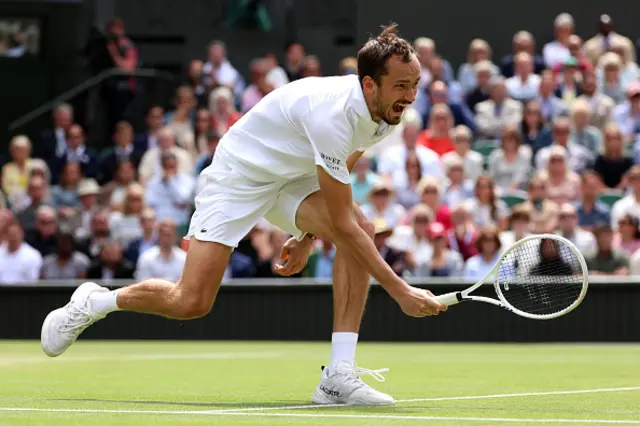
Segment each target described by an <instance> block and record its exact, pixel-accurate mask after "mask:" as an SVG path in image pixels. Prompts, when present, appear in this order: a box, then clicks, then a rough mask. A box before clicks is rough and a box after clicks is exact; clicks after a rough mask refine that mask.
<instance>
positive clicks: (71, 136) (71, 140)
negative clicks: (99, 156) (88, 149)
mask: <svg viewBox="0 0 640 426" xmlns="http://www.w3.org/2000/svg"><path fill="white" fill-rule="evenodd" d="M67 143H68V144H69V146H70V147H71V148H77V147H79V146H80V145H82V144H83V143H84V132H83V131H82V128H81V127H80V126H71V127H70V128H69V132H68V134H67Z"/></svg>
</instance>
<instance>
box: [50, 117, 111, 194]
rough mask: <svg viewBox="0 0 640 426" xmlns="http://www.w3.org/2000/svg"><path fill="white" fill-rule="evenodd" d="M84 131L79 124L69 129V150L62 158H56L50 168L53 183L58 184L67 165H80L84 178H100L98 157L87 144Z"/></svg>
mask: <svg viewBox="0 0 640 426" xmlns="http://www.w3.org/2000/svg"><path fill="white" fill-rule="evenodd" d="M85 142H86V138H85V134H84V130H82V127H80V126H79V125H77V124H73V125H72V126H71V127H69V131H68V132H67V150H66V151H65V152H64V153H63V154H62V155H60V156H56V157H55V158H54V159H53V160H52V161H51V163H50V164H49V167H50V169H51V182H52V183H53V184H56V183H58V179H59V178H60V176H61V174H62V169H63V168H64V165H65V164H66V163H78V164H80V169H81V170H82V176H84V177H91V178H95V177H96V176H98V172H99V164H98V156H97V154H96V153H95V152H94V151H93V149H91V148H89V147H87V145H86V144H85Z"/></svg>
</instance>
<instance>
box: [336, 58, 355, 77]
mask: <svg viewBox="0 0 640 426" xmlns="http://www.w3.org/2000/svg"><path fill="white" fill-rule="evenodd" d="M349 74H358V60H357V59H356V58H354V57H353V56H348V57H346V58H344V59H342V60H341V61H340V75H349Z"/></svg>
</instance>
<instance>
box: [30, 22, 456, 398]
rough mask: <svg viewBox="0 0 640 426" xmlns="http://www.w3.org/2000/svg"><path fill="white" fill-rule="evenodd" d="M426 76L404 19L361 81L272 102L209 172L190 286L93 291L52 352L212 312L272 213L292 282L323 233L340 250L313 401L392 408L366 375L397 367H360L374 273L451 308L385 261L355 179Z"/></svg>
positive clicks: (403, 301) (394, 290)
mask: <svg viewBox="0 0 640 426" xmlns="http://www.w3.org/2000/svg"><path fill="white" fill-rule="evenodd" d="M419 79H420V64H419V62H418V59H417V58H416V56H415V54H414V52H413V49H412V47H411V45H410V44H409V43H408V42H407V41H405V40H403V39H402V38H400V37H399V36H398V35H397V33H396V26H395V24H394V25H391V26H388V27H386V28H383V30H382V32H381V33H380V35H378V36H377V37H375V38H371V39H370V40H369V41H367V42H366V44H365V45H364V46H363V47H362V48H361V49H360V51H359V52H358V75H349V76H340V77H312V78H306V79H302V80H298V81H295V82H292V83H290V84H287V85H285V86H282V87H281V88H278V89H276V90H274V91H273V92H271V93H270V94H269V95H267V96H265V98H264V99H262V100H261V101H260V102H259V103H258V104H257V105H256V106H255V107H254V108H252V109H251V111H249V112H248V113H247V114H246V115H245V116H244V117H242V118H241V119H240V120H239V121H238V122H237V123H236V124H235V125H234V126H233V127H231V128H230V129H229V131H228V132H227V133H226V134H225V135H224V137H223V138H222V140H221V142H220V144H219V146H218V148H217V151H216V155H215V157H214V159H213V161H212V163H211V165H210V166H209V167H207V169H205V170H204V171H203V172H202V174H201V177H200V179H203V181H202V182H201V183H202V184H203V185H202V190H201V192H200V193H199V194H198V195H197V197H196V199H195V205H196V210H195V213H194V214H193V217H192V218H191V225H190V229H189V232H188V235H187V237H186V238H189V239H190V241H189V248H188V253H187V260H186V264H185V267H184V271H183V273H182V277H181V279H180V280H179V281H178V282H177V283H173V282H169V281H165V280H161V279H150V280H146V281H142V282H140V283H138V284H135V285H131V286H128V287H124V288H121V289H118V290H115V291H109V290H108V289H106V288H103V287H100V286H98V285H96V284H94V283H85V284H82V285H81V286H80V287H78V289H77V290H76V291H75V292H74V294H73V296H72V298H71V301H70V302H69V303H68V304H67V305H66V306H65V307H62V308H60V309H57V310H55V311H53V312H51V313H50V314H49V315H48V316H47V318H46V319H45V321H44V324H43V326H42V347H43V349H44V352H45V353H46V354H47V355H49V356H52V357H53V356H58V355H60V354H62V353H63V352H64V351H65V350H66V349H67V348H69V346H71V344H72V343H73V342H74V341H75V340H76V338H77V337H78V336H79V335H80V333H81V332H82V331H83V330H84V329H86V328H87V327H88V326H90V325H91V324H93V323H94V322H96V321H98V320H100V319H102V318H104V317H105V316H106V315H107V314H109V313H111V312H114V311H119V310H122V311H135V312H143V313H148V314H157V315H163V316H165V317H169V318H174V319H180V320H185V319H191V318H198V317H202V316H204V315H206V314H207V313H208V312H209V311H210V310H211V307H212V306H213V302H214V300H215V298H216V295H217V293H218V289H219V288H220V282H221V280H222V276H223V274H224V271H225V269H226V267H227V263H228V262H229V256H230V254H231V251H232V250H233V248H234V247H236V246H237V245H238V242H239V241H240V240H241V239H242V238H243V237H244V236H245V235H246V234H247V233H248V232H249V231H250V230H251V229H252V228H253V226H254V225H255V224H256V223H257V222H258V221H259V220H260V219H261V218H262V217H265V218H266V219H268V220H269V221H270V222H271V223H272V224H274V225H276V226H278V227H280V228H281V229H283V230H285V231H287V232H289V233H291V234H292V235H293V236H294V237H293V238H291V239H290V240H288V241H287V242H286V243H285V245H284V247H283V249H282V252H283V256H284V257H287V261H286V263H284V264H283V265H281V266H278V268H277V271H276V272H278V273H279V274H281V275H291V274H294V273H297V272H299V271H300V270H301V269H302V268H303V267H304V265H305V264H306V261H307V256H308V255H309V252H310V249H311V247H312V240H313V238H314V237H316V236H323V237H325V238H328V239H330V240H332V241H334V242H335V244H336V247H337V252H336V256H335V263H334V285H333V292H334V326H333V331H334V333H333V335H332V353H331V362H330V364H329V366H328V367H327V368H324V369H323V371H322V376H321V379H320V383H319V384H318V386H317V388H316V390H315V393H314V394H313V397H312V401H313V402H314V403H317V404H357V405H386V404H392V403H393V402H394V399H393V398H392V397H391V396H389V395H386V394H384V393H381V392H378V391H376V390H374V389H372V388H371V387H369V386H368V385H366V384H365V383H364V382H363V381H362V380H361V379H360V376H361V375H363V374H371V375H373V376H374V377H375V378H376V379H378V380H383V378H382V377H381V375H380V372H381V371H386V370H385V369H383V370H367V369H364V368H359V367H358V366H357V365H356V364H355V361H354V359H355V351H356V344H357V340H358V330H359V327H360V321H361V319H362V314H363V311H364V306H365V301H366V298H367V292H368V286H369V278H370V275H372V276H373V277H374V278H375V279H376V280H377V281H378V282H380V284H381V285H382V286H383V287H384V289H385V290H386V291H387V292H388V293H389V295H390V296H391V297H392V298H393V299H395V300H396V301H397V303H398V304H399V305H400V308H401V309H402V310H403V311H404V312H405V313H406V314H407V315H410V316H413V317H424V316H428V315H437V314H438V313H439V312H440V311H444V310H446V306H445V305H442V304H440V303H439V302H438V301H436V300H435V298H434V297H433V295H432V294H431V293H430V292H428V291H425V290H421V289H418V288H415V287H412V286H410V285H408V284H407V283H406V282H405V281H403V280H402V279H401V278H399V277H398V276H397V275H396V274H395V273H394V272H393V271H392V270H391V268H390V267H389V266H388V265H387V264H386V263H385V262H384V260H383V259H382V258H381V257H380V255H379V254H378V252H377V251H376V248H375V246H374V244H373V241H372V236H373V229H372V226H371V224H369V223H368V222H367V221H366V220H365V218H364V216H363V214H362V212H361V211H360V209H359V208H358V207H357V205H356V204H355V203H354V202H353V200H352V197H351V187H350V180H349V173H350V172H351V170H352V169H353V167H354V165H355V164H356V161H357V160H358V158H360V156H361V155H362V154H363V152H364V151H365V150H366V149H367V148H369V147H370V146H372V145H373V144H375V143H376V142H378V141H379V140H381V139H382V138H384V137H385V136H387V135H388V134H389V133H390V132H391V131H392V130H393V128H394V126H395V125H397V124H398V123H399V122H400V118H401V116H402V113H403V111H404V109H405V108H406V107H407V106H408V105H410V104H411V103H413V101H414V100H415V96H416V91H417V88H418V82H419Z"/></svg>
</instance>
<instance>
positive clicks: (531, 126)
mask: <svg viewBox="0 0 640 426" xmlns="http://www.w3.org/2000/svg"><path fill="white" fill-rule="evenodd" d="M520 132H521V133H522V143H523V145H527V146H529V147H531V151H532V153H533V155H534V157H535V155H536V154H537V153H538V151H540V150H541V149H542V148H546V147H548V146H549V145H551V144H552V143H553V136H552V135H551V127H550V126H547V125H546V124H545V123H544V118H543V117H542V108H541V107H540V102H538V101H537V100H533V101H529V102H527V104H526V105H525V107H524V115H523V117H522V121H521V123H520Z"/></svg>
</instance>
